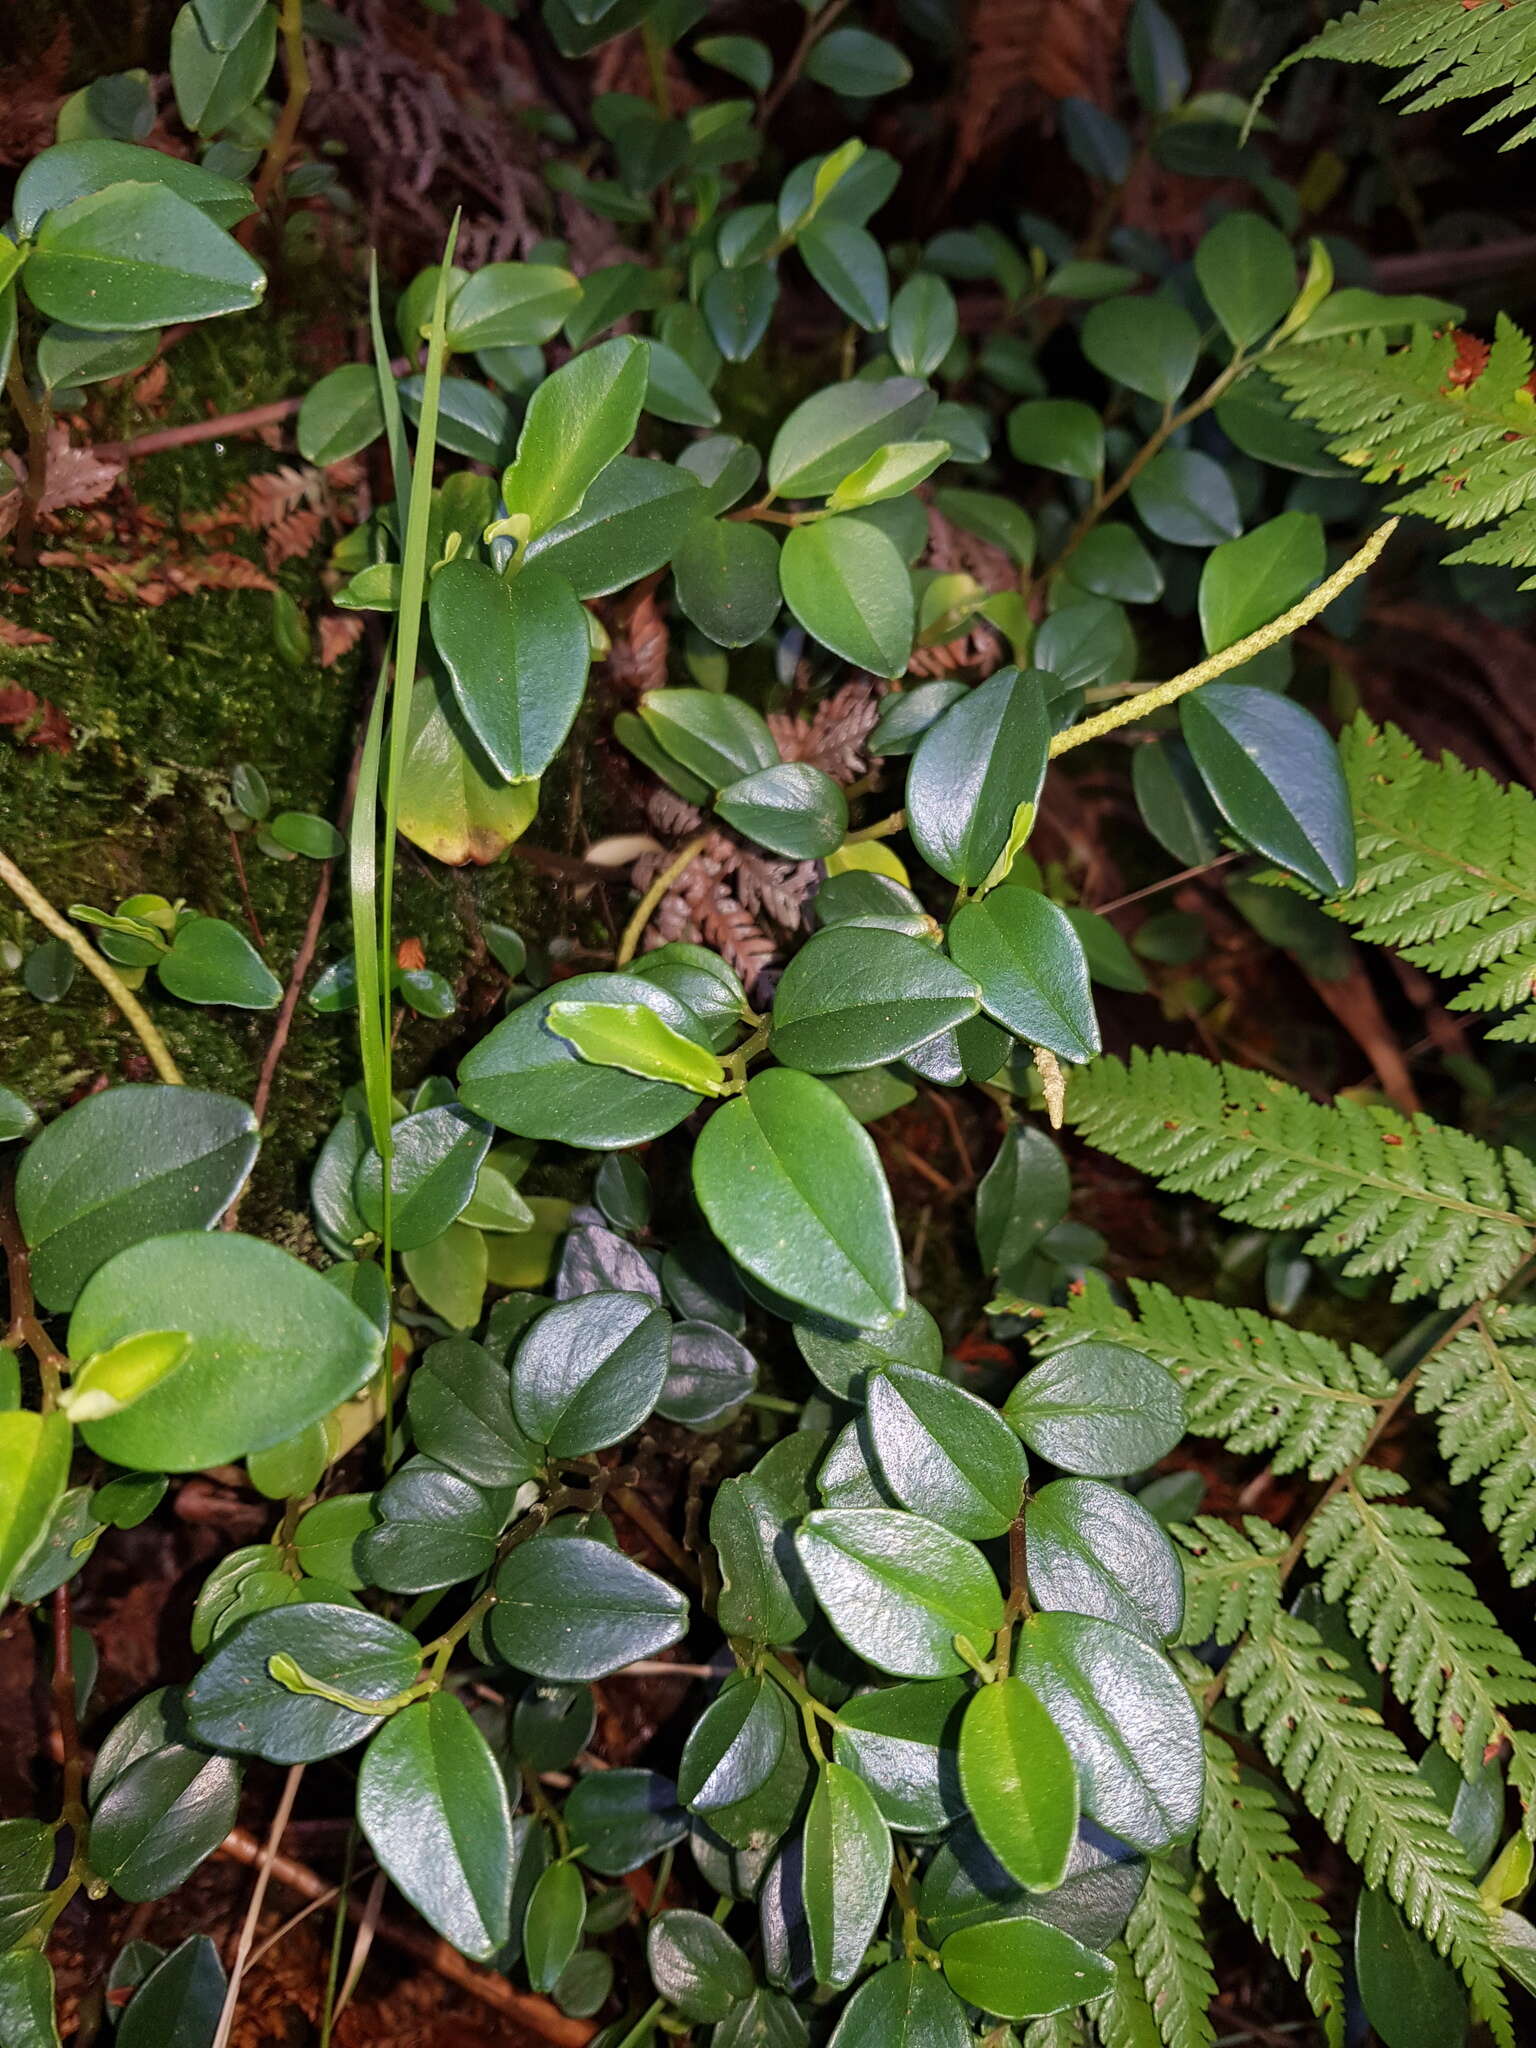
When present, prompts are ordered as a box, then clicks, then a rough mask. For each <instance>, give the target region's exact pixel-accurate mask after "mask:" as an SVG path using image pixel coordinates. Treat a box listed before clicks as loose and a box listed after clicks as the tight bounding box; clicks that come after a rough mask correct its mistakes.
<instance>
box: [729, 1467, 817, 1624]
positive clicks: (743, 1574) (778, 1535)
mask: <svg viewBox="0 0 1536 2048" xmlns="http://www.w3.org/2000/svg"><path fill="white" fill-rule="evenodd" d="M796 1434H797V1435H803V1436H805V1437H806V1438H807V1439H808V1441H807V1443H806V1444H805V1445H804V1446H800V1445H796V1446H795V1450H794V1452H793V1453H791V1455H804V1454H805V1453H812V1454H814V1452H815V1451H816V1450H818V1449H819V1447H820V1439H819V1437H816V1436H815V1433H814V1432H811V1431H797V1432H796ZM811 1439H814V1441H811ZM761 1463H762V1461H759V1467H758V1469H757V1470H756V1471H754V1472H751V1473H748V1474H745V1475H744V1476H743V1477H741V1478H739V1479H727V1480H726V1482H725V1484H724V1485H723V1486H721V1487H720V1489H719V1491H718V1492H717V1493H716V1495H715V1501H714V1506H713V1507H712V1508H711V1510H710V1516H709V1540H710V1542H711V1543H712V1544H713V1545H714V1549H715V1554H716V1556H717V1557H718V1558H719V1560H720V1579H721V1586H720V1596H719V1601H718V1610H717V1611H718V1614H719V1618H720V1625H721V1627H722V1628H724V1629H725V1630H727V1632H728V1633H729V1634H731V1635H735V1636H744V1637H745V1638H747V1639H748V1640H749V1641H751V1642H759V1643H792V1642H794V1641H796V1640H797V1639H798V1638H799V1637H800V1636H802V1635H803V1634H804V1633H805V1630H806V1629H807V1627H808V1626H809V1625H810V1622H811V1620H812V1619H813V1617H814V1615H815V1611H816V1603H815V1600H814V1598H813V1597H812V1594H811V1590H810V1587H809V1585H808V1583H807V1582H806V1577H805V1572H804V1570H803V1568H802V1567H801V1564H800V1561H799V1559H798V1557H797V1556H796V1554H795V1550H794V1546H793V1544H792V1542H791V1541H790V1528H791V1525H792V1524H793V1523H795V1522H797V1521H798V1520H799V1519H800V1517H801V1516H802V1515H803V1514H805V1513H806V1512H807V1511H808V1509H809V1508H810V1505H811V1497H810V1494H809V1491H808V1490H807V1488H808V1481H807V1479H806V1475H805V1473H804V1472H803V1471H802V1472H801V1473H800V1475H799V1480H800V1483H799V1486H798V1487H797V1488H795V1489H793V1490H792V1497H791V1498H787V1499H786V1498H785V1497H784V1492H783V1489H782V1488H780V1487H777V1486H776V1485H774V1484H772V1483H771V1482H770V1481H769V1480H766V1479H764V1478H763V1477H762V1473H761Z"/></svg>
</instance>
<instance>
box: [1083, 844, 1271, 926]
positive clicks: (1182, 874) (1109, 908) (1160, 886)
mask: <svg viewBox="0 0 1536 2048" xmlns="http://www.w3.org/2000/svg"><path fill="white" fill-rule="evenodd" d="M1242 859H1243V855H1242V854H1240V853H1221V854H1218V855H1217V856H1216V858H1215V860H1203V861H1201V863H1200V865H1199V866H1198V867H1193V868H1180V869H1179V872H1178V873H1177V874H1176V875H1165V876H1164V877H1163V879H1162V880H1161V881H1160V882H1148V884H1147V886H1146V887H1145V889H1133V890H1132V891H1131V893H1130V895H1129V896H1116V897H1115V898H1114V899H1113V901H1111V902H1109V903H1095V904H1094V905H1093V914H1094V916H1095V917H1108V916H1110V915H1111V913H1112V912H1114V911H1116V910H1124V909H1126V908H1127V907H1128V906H1129V905H1130V904H1132V903H1140V902H1141V901H1142V899H1143V898H1144V897H1146V896H1157V895H1160V894H1161V892H1162V891H1163V890H1164V889H1176V888H1177V887H1178V885H1179V883H1180V882H1193V881H1194V880H1195V879H1196V878H1197V877H1198V876H1200V875H1214V874H1215V872H1216V870H1217V869H1218V868H1224V867H1229V866H1230V865H1231V863H1232V862H1233V861H1235V860H1242Z"/></svg>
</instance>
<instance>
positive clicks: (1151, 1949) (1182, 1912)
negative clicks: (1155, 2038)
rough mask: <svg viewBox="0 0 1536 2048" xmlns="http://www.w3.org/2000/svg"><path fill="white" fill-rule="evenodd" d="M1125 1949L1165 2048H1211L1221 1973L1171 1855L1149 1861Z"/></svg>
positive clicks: (1128, 1924) (1132, 1911)
mask: <svg viewBox="0 0 1536 2048" xmlns="http://www.w3.org/2000/svg"><path fill="white" fill-rule="evenodd" d="M1125 1944H1126V1947H1127V1948H1128V1949H1129V1950H1130V1952H1131V1960H1132V1962H1133V1963H1134V1964H1135V1966H1136V1975H1137V1976H1138V1977H1139V1978H1140V1980H1141V1988H1142V1990H1143V1992H1144V1993H1145V1995H1146V2001H1147V2004H1148V2005H1149V2006H1150V2007H1151V2008H1152V2016H1153V2018H1154V2019H1155V2020H1156V2022H1157V2031H1158V2035H1159V2038H1160V2039H1161V2040H1162V2043H1163V2048H1211V2043H1212V2042H1213V2041H1214V2040H1215V2039H1216V2030H1215V2028H1214V2027H1213V2026H1212V2025H1211V2019H1210V2008H1211V2005H1212V2002H1213V2001H1214V1999H1215V1997H1216V1977H1215V1972H1214V1971H1213V1970H1212V1968H1211V1958H1210V1953H1209V1951H1208V1950H1207V1948H1206V1945H1205V1937H1204V1935H1203V1934H1202V1933H1201V1932H1200V1915H1199V1913H1198V1911H1197V1910H1196V1907H1195V1901H1194V1898H1193V1896H1192V1894H1191V1892H1190V1889H1189V1883H1188V1880H1187V1879H1186V1878H1185V1877H1184V1875H1183V1873H1182V1872H1181V1871H1180V1869H1179V1867H1178V1865H1177V1863H1176V1862H1175V1861H1174V1860H1173V1858H1172V1856H1171V1855H1164V1856H1152V1857H1149V1858H1148V1861H1147V1881H1146V1883H1145V1884H1144V1885H1143V1886H1142V1888H1141V1896H1140V1898H1139V1899H1138V1900H1137V1901H1136V1904H1135V1906H1134V1907H1133V1908H1132V1910H1131V1917H1130V1919H1129V1920H1128V1921H1127V1922H1126V1928H1125Z"/></svg>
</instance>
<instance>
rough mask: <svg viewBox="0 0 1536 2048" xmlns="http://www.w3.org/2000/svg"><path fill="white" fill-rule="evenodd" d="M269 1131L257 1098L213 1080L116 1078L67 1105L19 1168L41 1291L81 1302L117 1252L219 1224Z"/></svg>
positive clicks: (25, 1225)
mask: <svg viewBox="0 0 1536 2048" xmlns="http://www.w3.org/2000/svg"><path fill="white" fill-rule="evenodd" d="M259 1142H260V1141H259V1139H258V1136H257V1130H256V1119H255V1117H254V1116H252V1114H251V1112H250V1110H249V1108H248V1107H247V1106H246V1104H245V1103H243V1102H237V1101H236V1100H235V1098H234V1097H233V1096H231V1095H215V1094H211V1093H209V1092H208V1091H207V1090H205V1089H201V1088H166V1087H160V1086H158V1085H130V1086H127V1087H120V1088H105V1089H103V1090H102V1092H101V1093H100V1094H99V1095H87V1096H86V1097H85V1098H84V1099H83V1100H82V1101H80V1102H77V1103H76V1104H75V1105H74V1107H73V1108H72V1109H66V1110H65V1111H64V1113H63V1115H62V1116H59V1117H56V1118H55V1119H54V1121H53V1122H52V1123H51V1124H49V1125H48V1127H47V1129H46V1130H44V1131H43V1132H42V1133H41V1135H40V1136H39V1137H37V1138H36V1139H34V1141H33V1142H32V1144H31V1145H30V1146H28V1148H27V1150H26V1152H25V1153H24V1154H23V1156H22V1161H21V1165H20V1167H19V1168H18V1170H17V1174H16V1213H17V1217H18V1219H19V1221H20V1223H21V1228H22V1234H23V1236H24V1237H25V1238H26V1240H27V1244H28V1245H29V1247H30V1248H31V1253H32V1286H33V1289H34V1291H35V1293H36V1295H37V1298H38V1300H39V1301H41V1302H42V1303H43V1305H44V1306H45V1307H47V1308H52V1309H65V1308H71V1307H72V1306H73V1305H74V1302H75V1299H76V1297H77V1295H78V1294H79V1292H80V1289H81V1288H82V1287H83V1286H84V1285H85V1282H86V1281H87V1280H88V1279H89V1278H90V1276H91V1274H92V1273H94V1272H95V1270H96V1268H97V1267H98V1266H100V1265H102V1264H103V1263H104V1262H105V1261H106V1260H107V1259H109V1258H111V1257H112V1256H113V1254H114V1253H115V1252H120V1251H123V1250H125V1249H126V1248H127V1247H128V1246H129V1245H131V1244H137V1243H138V1242H139V1241H140V1240H141V1239H142V1238H146V1237H158V1236H160V1235H162V1234H163V1233H165V1232H167V1231H173V1230H197V1229H201V1230H211V1229H212V1228H213V1226H214V1224H215V1223H217V1221H218V1220H219V1218H220V1216H222V1215H223V1213H224V1211H225V1210H226V1209H227V1208H228V1207H229V1204H230V1203H231V1202H232V1201H233V1200H234V1198H235V1195H236V1194H237V1193H238V1192H239V1190H240V1188H241V1187H242V1186H243V1185H244V1182H245V1179H246V1176H247V1175H248V1174H249V1172H250V1170H251V1167H252V1166H253V1165H254V1163H255V1159H256V1149H257V1145H258V1143H259Z"/></svg>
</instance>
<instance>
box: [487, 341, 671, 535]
mask: <svg viewBox="0 0 1536 2048" xmlns="http://www.w3.org/2000/svg"><path fill="white" fill-rule="evenodd" d="M646 375H647V369H646V346H645V343H644V342H642V341H637V340H635V338H634V337H633V336H632V335H621V336H616V337H615V338H614V339H613V340H612V341H604V342H600V343H599V344H598V346H597V347H596V348H592V349H588V350H587V351H586V352H585V353H584V354H583V355H579V356H573V357H572V358H571V360H570V362H568V363H566V364H565V365H563V367H562V368H560V369H558V370H556V371H555V372H554V374H553V375H552V376H549V377H546V378H545V380H544V382H543V383H542V384H541V385H540V386H539V388H538V390H537V391H535V393H534V394H533V397H532V399H531V400H530V401H529V405H528V415H527V418H526V419H525V420H524V421H523V431H522V433H521V435H520V436H519V438H518V443H517V455H516V457H515V459H514V460H513V461H512V463H511V464H510V465H509V466H508V468H507V470H506V473H505V474H504V476H503V477H502V480H501V495H502V497H503V499H504V500H505V502H506V506H507V509H508V511H509V512H515V513H521V514H523V515H525V516H526V517H527V519H528V521H529V534H530V538H537V536H538V535H539V534H541V533H547V532H548V531H549V529H550V527H552V526H557V525H558V524H559V523H560V521H561V520H562V519H569V518H571V516H572V515H573V514H574V513H576V512H579V511H580V510H581V502H582V500H583V498H585V496H586V494H587V491H588V489H589V488H590V486H591V485H592V483H593V481H594V480H595V479H596V478H597V477H598V476H599V475H600V474H601V473H602V471H603V470H605V469H606V468H607V467H608V464H609V463H610V462H611V461H612V460H613V458H614V457H615V456H616V455H620V454H622V453H623V451H624V450H625V449H626V448H627V447H628V446H629V444H630V442H631V441H632V440H633V439H634V434H635V422H636V421H637V420H638V419H639V417H640V408H641V406H642V405H643V404H644V403H645V384H646Z"/></svg>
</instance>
